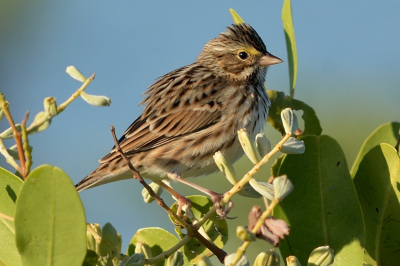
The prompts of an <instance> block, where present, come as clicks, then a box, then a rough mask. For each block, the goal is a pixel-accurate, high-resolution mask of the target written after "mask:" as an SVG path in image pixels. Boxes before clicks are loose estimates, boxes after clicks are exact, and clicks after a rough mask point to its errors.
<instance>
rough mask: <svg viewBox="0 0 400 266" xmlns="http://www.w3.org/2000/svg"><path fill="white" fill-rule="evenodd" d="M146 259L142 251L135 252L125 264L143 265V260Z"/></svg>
mask: <svg viewBox="0 0 400 266" xmlns="http://www.w3.org/2000/svg"><path fill="white" fill-rule="evenodd" d="M144 260H145V258H144V255H143V254H142V253H135V254H133V255H132V256H130V257H129V259H127V260H126V261H125V262H124V264H122V265H124V266H142V265H144V263H143V261H144Z"/></svg>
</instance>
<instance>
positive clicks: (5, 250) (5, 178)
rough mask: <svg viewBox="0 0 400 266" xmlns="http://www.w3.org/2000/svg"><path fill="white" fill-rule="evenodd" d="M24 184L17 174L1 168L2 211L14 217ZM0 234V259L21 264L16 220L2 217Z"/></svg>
mask: <svg viewBox="0 0 400 266" xmlns="http://www.w3.org/2000/svg"><path fill="white" fill-rule="evenodd" d="M22 184H23V182H22V180H21V179H20V178H18V177H17V176H16V175H14V174H12V173H10V172H8V171H7V170H5V169H3V168H0V213H2V214H5V215H7V216H10V217H13V218H14V216H15V201H16V200H17V196H18V194H19V191H20V190H21V186H22ZM0 236H1V241H0V242H1V244H0V261H2V262H3V263H4V264H5V265H8V266H13V265H21V258H20V255H19V253H18V250H17V247H16V244H15V229H14V222H12V221H9V220H6V219H4V218H0ZM0 265H1V264H0Z"/></svg>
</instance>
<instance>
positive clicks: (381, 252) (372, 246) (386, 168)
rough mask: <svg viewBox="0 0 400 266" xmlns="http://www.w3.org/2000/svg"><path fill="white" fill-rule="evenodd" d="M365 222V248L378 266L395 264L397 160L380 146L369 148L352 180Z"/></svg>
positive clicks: (399, 205) (399, 209)
mask: <svg viewBox="0 0 400 266" xmlns="http://www.w3.org/2000/svg"><path fill="white" fill-rule="evenodd" d="M354 185H355V187H356V190H357V193H358V197H359V200H360V204H361V207H362V210H363V214H364V220H365V249H366V251H367V253H368V254H369V256H370V257H371V258H372V259H373V260H375V261H376V263H377V265H397V264H398V263H399V258H400V257H399V250H400V159H399V156H398V154H397V151H396V150H395V149H394V148H393V147H392V146H390V145H389V144H386V143H383V144H381V145H378V146H375V147H374V148H372V149H371V150H370V151H369V152H368V153H367V154H366V155H365V156H364V158H363V160H362V161H361V162H360V164H359V168H358V171H357V173H356V175H355V177H354Z"/></svg>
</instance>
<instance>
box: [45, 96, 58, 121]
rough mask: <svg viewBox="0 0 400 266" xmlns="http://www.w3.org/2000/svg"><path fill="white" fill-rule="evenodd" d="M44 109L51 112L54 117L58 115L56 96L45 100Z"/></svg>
mask: <svg viewBox="0 0 400 266" xmlns="http://www.w3.org/2000/svg"><path fill="white" fill-rule="evenodd" d="M43 105H44V111H45V112H46V113H49V114H50V115H51V116H52V117H54V116H56V115H57V103H56V98H53V97H46V98H44V101H43Z"/></svg>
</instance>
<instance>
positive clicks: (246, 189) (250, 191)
mask: <svg viewBox="0 0 400 266" xmlns="http://www.w3.org/2000/svg"><path fill="white" fill-rule="evenodd" d="M238 194H239V195H240V196H243V197H248V198H261V197H262V195H261V194H260V193H258V192H257V191H256V190H255V189H254V188H253V187H252V186H251V185H250V184H249V183H246V184H245V185H244V186H243V187H242V189H241V190H239V192H238Z"/></svg>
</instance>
